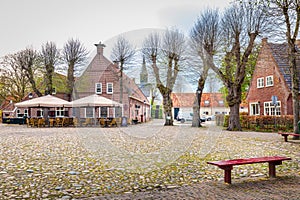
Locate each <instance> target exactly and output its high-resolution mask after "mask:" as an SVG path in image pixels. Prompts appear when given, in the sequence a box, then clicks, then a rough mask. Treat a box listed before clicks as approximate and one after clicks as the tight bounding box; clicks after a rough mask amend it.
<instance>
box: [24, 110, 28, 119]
mask: <svg viewBox="0 0 300 200" xmlns="http://www.w3.org/2000/svg"><path fill="white" fill-rule="evenodd" d="M24 116H25V117H28V109H25V110H24Z"/></svg>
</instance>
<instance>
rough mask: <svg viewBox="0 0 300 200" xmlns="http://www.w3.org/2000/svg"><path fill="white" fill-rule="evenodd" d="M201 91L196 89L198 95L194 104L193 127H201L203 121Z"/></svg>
mask: <svg viewBox="0 0 300 200" xmlns="http://www.w3.org/2000/svg"><path fill="white" fill-rule="evenodd" d="M199 95H200V94H199V93H198V92H197V91H196V97H195V101H194V105H193V121H192V127H201V121H200V106H199V105H200V98H199Z"/></svg>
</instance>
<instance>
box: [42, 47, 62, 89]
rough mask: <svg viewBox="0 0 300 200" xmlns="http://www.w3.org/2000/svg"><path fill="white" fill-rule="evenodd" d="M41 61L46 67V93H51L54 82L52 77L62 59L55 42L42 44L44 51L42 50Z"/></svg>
mask: <svg viewBox="0 0 300 200" xmlns="http://www.w3.org/2000/svg"><path fill="white" fill-rule="evenodd" d="M40 54H41V61H42V62H43V64H44V67H45V71H46V73H45V82H46V89H45V93H46V94H51V92H52V88H53V84H52V78H53V73H54V69H55V66H56V65H57V64H59V59H60V52H59V50H58V49H57V47H56V44H55V43H54V42H47V43H46V44H44V45H42V51H41V53H40Z"/></svg>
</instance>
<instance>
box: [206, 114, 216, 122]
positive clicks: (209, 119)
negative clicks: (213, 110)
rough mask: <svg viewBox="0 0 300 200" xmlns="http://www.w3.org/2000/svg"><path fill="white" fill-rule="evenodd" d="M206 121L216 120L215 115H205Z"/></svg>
mask: <svg viewBox="0 0 300 200" xmlns="http://www.w3.org/2000/svg"><path fill="white" fill-rule="evenodd" d="M205 119H206V121H211V120H215V115H207V116H205Z"/></svg>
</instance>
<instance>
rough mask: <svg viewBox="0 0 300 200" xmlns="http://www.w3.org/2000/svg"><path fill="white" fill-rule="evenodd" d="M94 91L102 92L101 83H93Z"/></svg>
mask: <svg viewBox="0 0 300 200" xmlns="http://www.w3.org/2000/svg"><path fill="white" fill-rule="evenodd" d="M95 93H96V94H102V83H96V84H95Z"/></svg>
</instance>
